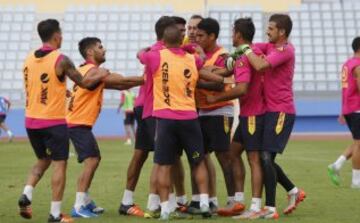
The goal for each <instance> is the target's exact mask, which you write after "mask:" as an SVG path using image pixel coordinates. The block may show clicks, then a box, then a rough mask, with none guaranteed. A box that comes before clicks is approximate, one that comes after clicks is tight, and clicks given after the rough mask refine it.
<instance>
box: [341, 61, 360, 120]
mask: <svg viewBox="0 0 360 223" xmlns="http://www.w3.org/2000/svg"><path fill="white" fill-rule="evenodd" d="M358 66H360V58H359V57H352V58H350V59H348V60H347V61H346V62H345V64H344V65H343V68H342V73H341V82H342V114H343V115H348V114H350V113H354V112H357V111H360V92H359V90H360V89H358V87H357V80H356V77H355V76H354V70H355V68H356V67H358Z"/></svg>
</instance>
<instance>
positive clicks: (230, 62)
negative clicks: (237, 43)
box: [225, 56, 236, 71]
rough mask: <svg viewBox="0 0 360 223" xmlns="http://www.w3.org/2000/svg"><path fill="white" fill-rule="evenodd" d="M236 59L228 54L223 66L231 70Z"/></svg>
mask: <svg viewBox="0 0 360 223" xmlns="http://www.w3.org/2000/svg"><path fill="white" fill-rule="evenodd" d="M235 62H236V59H234V58H233V57H232V56H229V57H228V58H226V60H225V66H226V69H227V70H228V71H233V70H234V67H235Z"/></svg>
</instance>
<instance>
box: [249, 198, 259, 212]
mask: <svg viewBox="0 0 360 223" xmlns="http://www.w3.org/2000/svg"><path fill="white" fill-rule="evenodd" d="M250 210H252V211H256V212H259V211H260V210H261V198H257V197H253V198H252V199H251V206H250Z"/></svg>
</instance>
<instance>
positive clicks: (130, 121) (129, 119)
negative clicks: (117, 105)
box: [124, 112, 135, 125]
mask: <svg viewBox="0 0 360 223" xmlns="http://www.w3.org/2000/svg"><path fill="white" fill-rule="evenodd" d="M134 124H135V114H134V112H125V119H124V125H134Z"/></svg>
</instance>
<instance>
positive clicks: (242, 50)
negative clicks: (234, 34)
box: [235, 44, 252, 55]
mask: <svg viewBox="0 0 360 223" xmlns="http://www.w3.org/2000/svg"><path fill="white" fill-rule="evenodd" d="M235 52H239V53H241V54H245V55H248V54H249V53H252V49H251V47H250V45H249V44H243V45H240V46H238V47H237V48H236V50H235Z"/></svg>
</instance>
